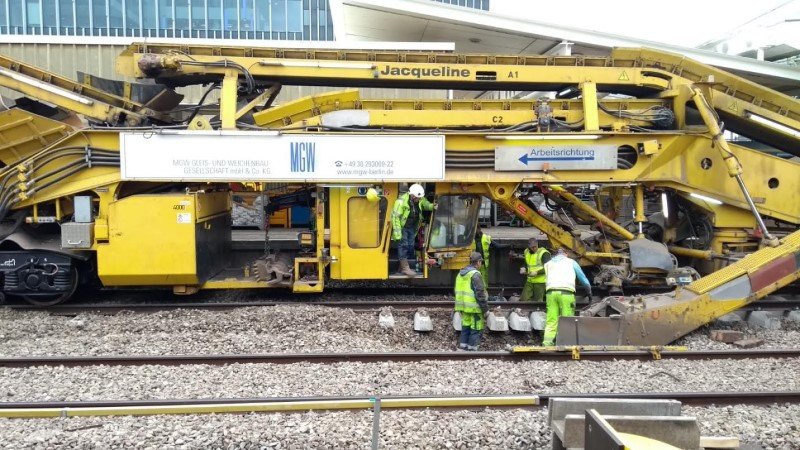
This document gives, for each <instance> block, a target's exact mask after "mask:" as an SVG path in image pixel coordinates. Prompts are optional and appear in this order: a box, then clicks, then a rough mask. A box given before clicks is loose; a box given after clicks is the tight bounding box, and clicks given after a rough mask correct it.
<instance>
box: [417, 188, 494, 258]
mask: <svg viewBox="0 0 800 450" xmlns="http://www.w3.org/2000/svg"><path fill="white" fill-rule="evenodd" d="M437 204H438V205H439V206H438V207H437V209H436V212H435V214H434V217H433V223H432V224H431V229H430V240H429V241H428V244H429V247H430V248H433V249H441V248H455V247H460V248H463V247H470V246H472V242H473V240H474V239H475V227H476V225H477V223H478V212H479V211H480V207H481V198H480V196H477V195H442V196H440V197H439V198H438V199H437Z"/></svg>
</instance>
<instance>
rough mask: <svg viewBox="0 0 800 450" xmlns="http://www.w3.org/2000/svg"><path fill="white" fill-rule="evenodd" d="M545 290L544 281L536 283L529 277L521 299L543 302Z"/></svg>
mask: <svg viewBox="0 0 800 450" xmlns="http://www.w3.org/2000/svg"><path fill="white" fill-rule="evenodd" d="M544 290H545V289H544V283H534V282H533V281H531V279H530V278H528V279H527V280H526V281H525V286H524V287H523V288H522V299H521V300H522V301H523V302H543V301H544Z"/></svg>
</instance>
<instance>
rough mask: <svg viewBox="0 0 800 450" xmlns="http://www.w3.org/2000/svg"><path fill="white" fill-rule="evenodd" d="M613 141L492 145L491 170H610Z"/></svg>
mask: <svg viewBox="0 0 800 450" xmlns="http://www.w3.org/2000/svg"><path fill="white" fill-rule="evenodd" d="M616 168H617V146H615V145H533V146H528V145H501V146H498V147H496V148H495V152H494V170H498V171H531V170H545V169H546V170H614V169H616Z"/></svg>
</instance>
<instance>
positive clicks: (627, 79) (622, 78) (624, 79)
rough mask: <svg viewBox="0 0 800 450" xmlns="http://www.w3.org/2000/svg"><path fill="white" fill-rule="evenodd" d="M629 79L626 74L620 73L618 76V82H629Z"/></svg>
mask: <svg viewBox="0 0 800 450" xmlns="http://www.w3.org/2000/svg"><path fill="white" fill-rule="evenodd" d="M630 80H631V79H630V78H628V73H627V72H622V73H621V74H620V76H619V81H630Z"/></svg>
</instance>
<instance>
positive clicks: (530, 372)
mask: <svg viewBox="0 0 800 450" xmlns="http://www.w3.org/2000/svg"><path fill="white" fill-rule="evenodd" d="M798 373H800V361H798V360H797V359H758V360H749V361H748V360H740V361H731V360H711V361H690V360H661V361H621V360H618V361H580V362H578V361H521V362H503V361H489V360H471V361H420V362H380V363H336V364H311V363H296V364H232V365H227V366H211V365H183V366H90V367H58V366H57V367H45V366H41V367H32V368H2V369H0V396H1V397H0V401H38V400H41V401H62V400H115V399H170V398H232V397H240V398H251V397H314V396H352V395H363V396H366V395H376V394H379V395H383V396H390V395H462V394H466V395H469V394H492V395H502V394H536V393H542V392H548V393H551V392H563V393H567V392H578V393H585V392H658V391H727V392H731V391H746V390H754V391H758V390H787V391H788V390H800V379H798V377H797V374H798ZM323 374H324V375H323ZM465 374H469V376H465ZM45 386H46V389H44V388H43V387H45Z"/></svg>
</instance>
